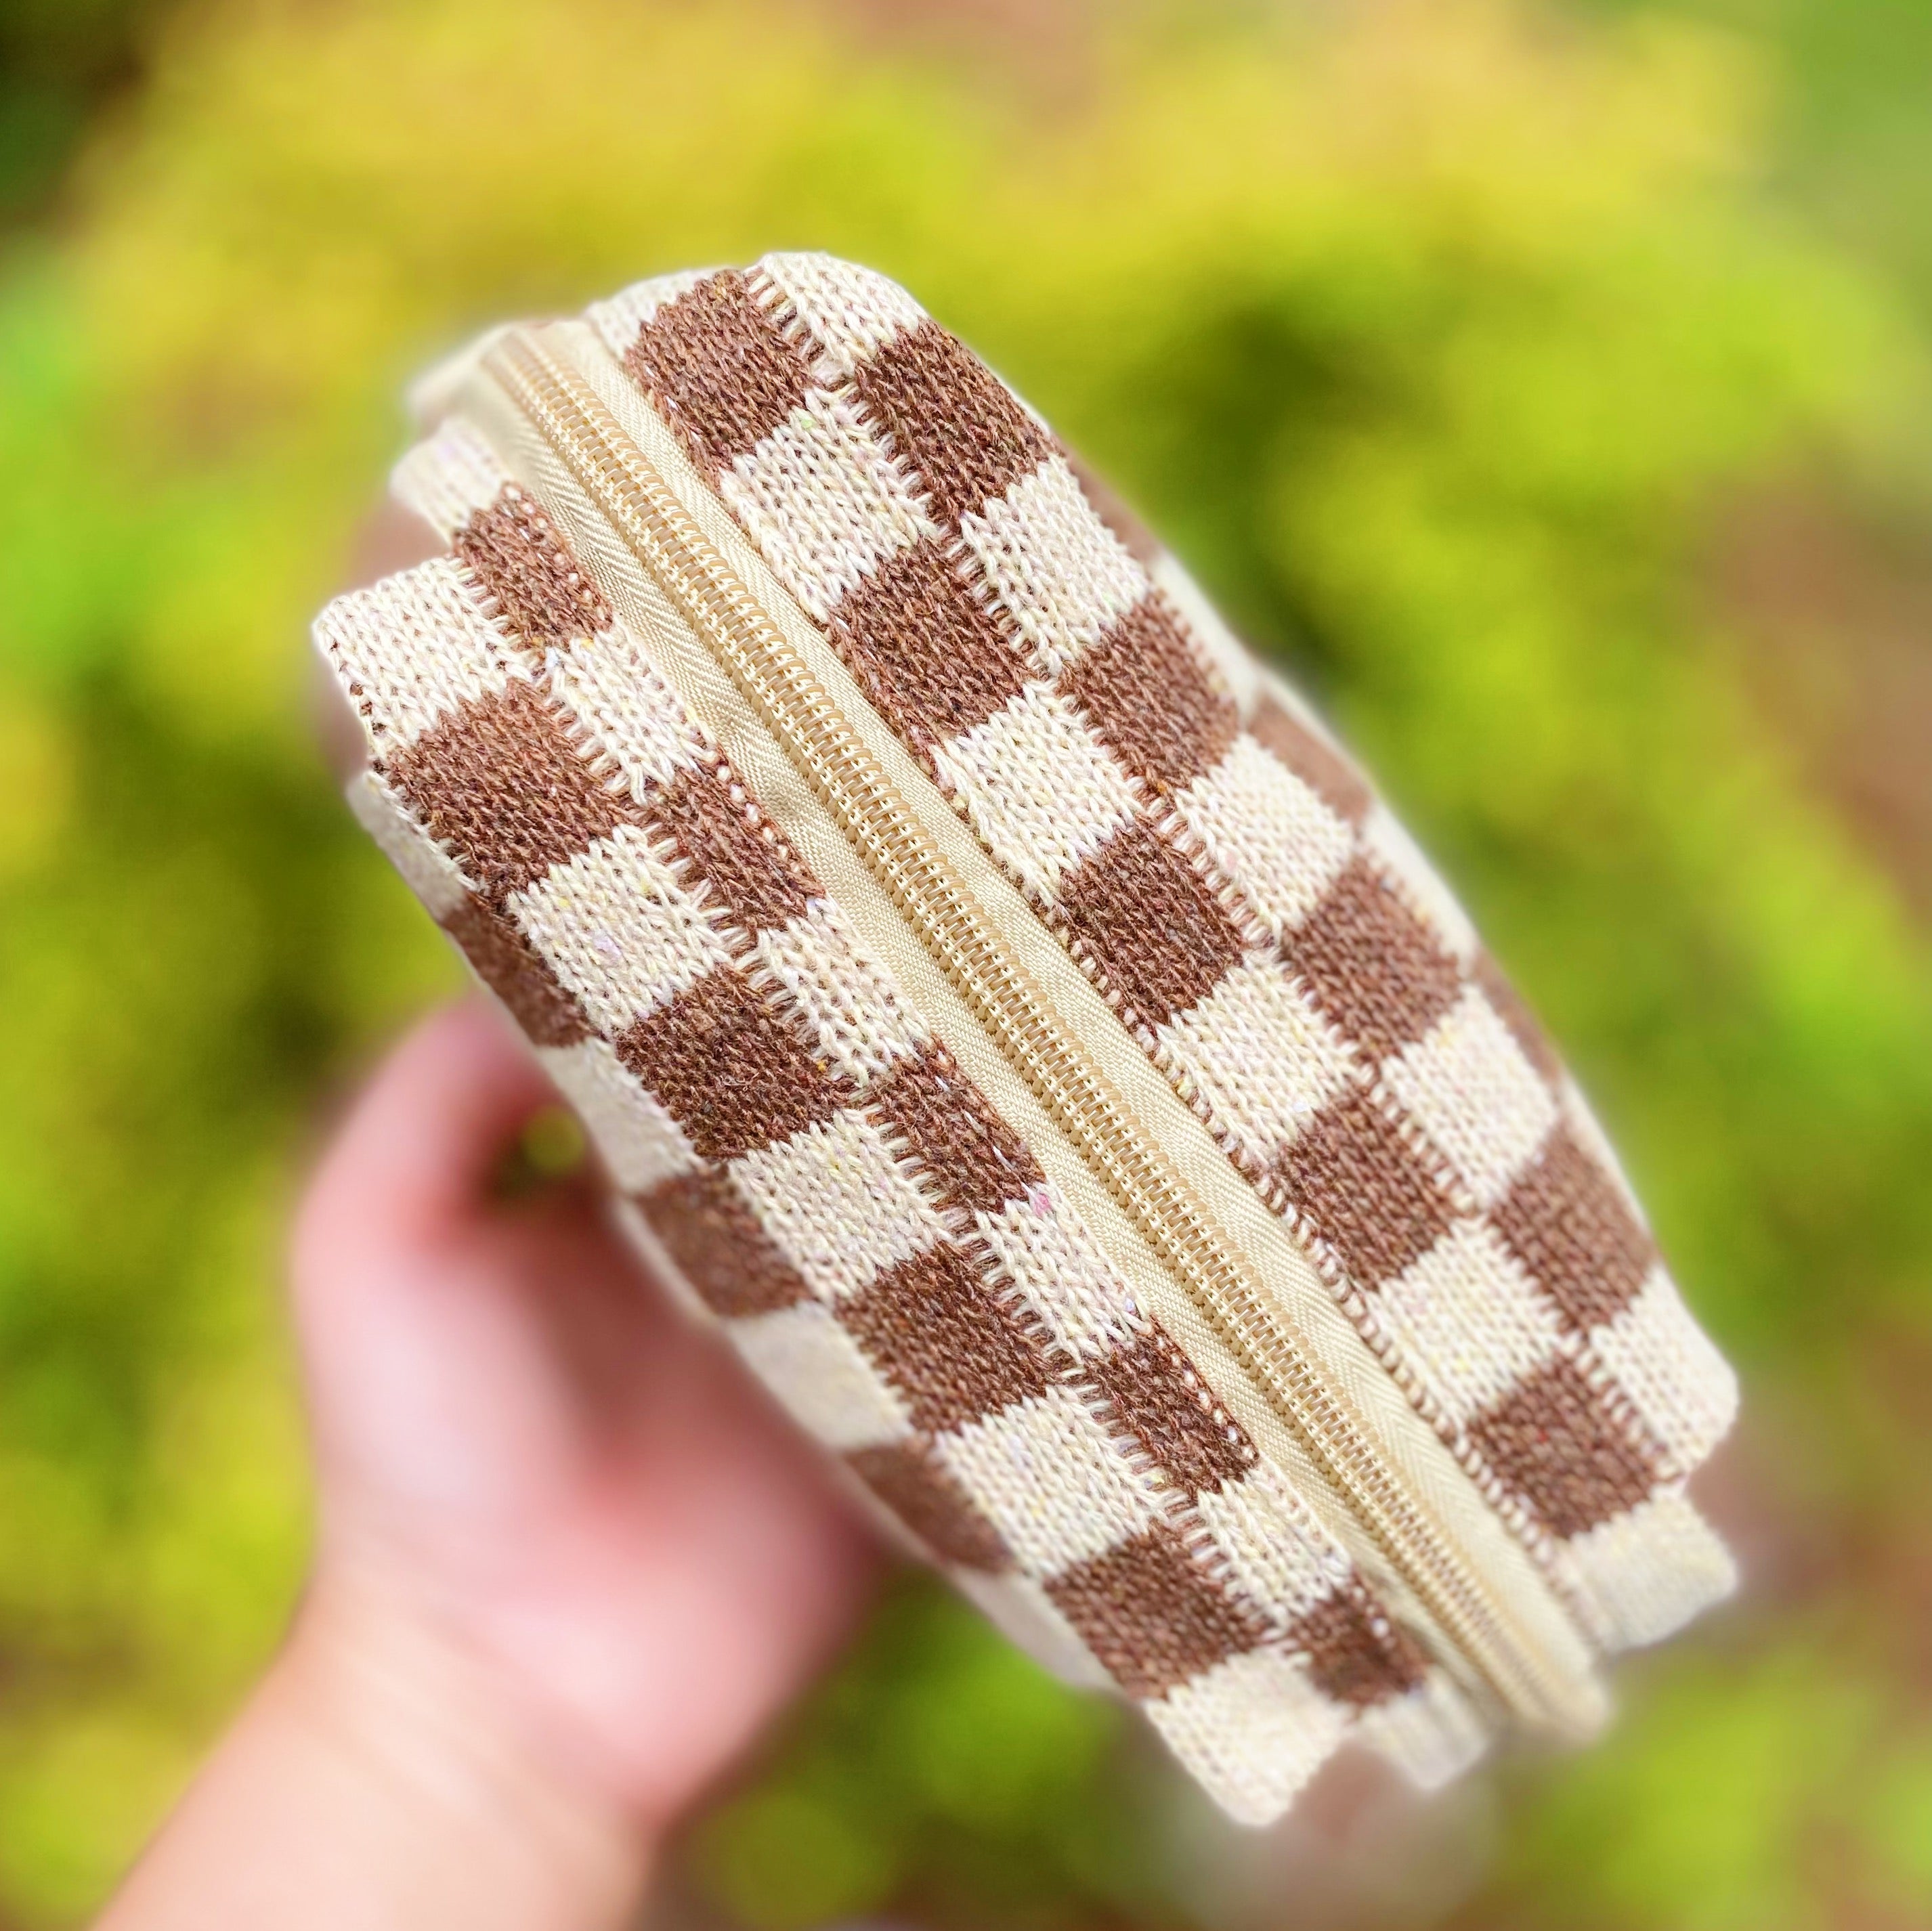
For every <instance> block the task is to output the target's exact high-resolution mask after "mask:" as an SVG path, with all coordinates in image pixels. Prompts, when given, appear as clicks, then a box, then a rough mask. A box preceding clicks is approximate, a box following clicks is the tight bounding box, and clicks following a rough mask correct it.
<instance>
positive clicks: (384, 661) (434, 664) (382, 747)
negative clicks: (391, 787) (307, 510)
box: [315, 556, 523, 756]
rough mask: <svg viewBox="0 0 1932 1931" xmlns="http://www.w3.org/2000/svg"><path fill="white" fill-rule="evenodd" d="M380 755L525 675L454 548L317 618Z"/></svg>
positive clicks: (323, 645)
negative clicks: (444, 554)
mask: <svg viewBox="0 0 1932 1931" xmlns="http://www.w3.org/2000/svg"><path fill="white" fill-rule="evenodd" d="M315 640H316V643H317V646H319V647H320V649H321V651H322V652H323V655H325V656H326V657H327V658H329V660H330V661H331V662H332V664H334V665H335V668H336V670H337V673H338V675H339V676H341V679H342V682H343V683H344V686H345V688H347V691H349V694H350V699H351V701H352V702H353V703H356V705H357V706H358V707H359V709H361V711H362V718H363V723H364V727H365V729H366V730H368V733H369V736H370V740H371V743H372V744H373V745H374V747H375V749H376V751H377V754H378V755H379V756H384V755H388V754H392V753H393V752H395V751H397V750H398V749H399V748H401V746H403V745H407V744H410V743H413V742H415V740H416V739H418V738H419V737H421V736H422V734H423V733H425V731H427V730H430V729H431V727H433V726H434V725H435V724H437V722H439V721H440V720H441V719H443V718H446V717H448V716H449V715H451V713H452V712H455V711H456V710H458V709H460V707H461V706H463V705H464V704H465V703H473V702H475V701H476V700H478V699H480V698H484V697H492V696H493V695H495V694H496V693H497V692H499V691H507V690H508V688H510V685H511V682H512V681H514V679H517V678H518V677H520V676H521V675H522V674H523V673H522V672H521V671H520V670H519V669H517V667H516V665H517V656H516V651H515V647H514V645H513V644H512V643H511V641H510V640H509V638H508V635H507V634H505V631H503V630H502V628H501V626H500V625H499V624H498V623H497V622H496V619H494V618H493V617H491V616H489V615H488V614H487V613H486V612H485V611H484V608H483V607H482V605H481V603H480V602H479V601H478V598H477V595H476V592H475V590H474V589H472V587H471V586H470V585H469V583H468V582H467V580H466V579H465V577H464V575H463V571H462V569H461V567H460V565H458V562H456V560H455V558H454V557H451V556H432V557H431V559H429V561H428V562H426V563H418V564H416V565H414V566H413V567H412V568H410V569H407V570H401V571H398V572H397V573H396V574H395V576H393V577H384V578H383V580H381V582H380V583H372V584H371V585H370V586H369V587H368V589H364V590H351V591H350V592H348V593H347V595H344V596H340V597H338V598H336V599H335V601H334V602H333V603H332V604H329V606H328V607H326V609H325V610H323V613H322V614H321V616H319V617H317V619H316V620H315Z"/></svg>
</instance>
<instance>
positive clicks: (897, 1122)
mask: <svg viewBox="0 0 1932 1931" xmlns="http://www.w3.org/2000/svg"><path fill="white" fill-rule="evenodd" d="M868 1110H869V1111H870V1112H871V1114H872V1117H874V1119H876V1120H877V1122H878V1123H879V1124H880V1126H881V1127H883V1129H884V1130H885V1131H886V1134H887V1135H889V1136H891V1137H892V1138H896V1139H898V1140H899V1141H903V1143H904V1153H906V1154H907V1155H908V1156H910V1157H911V1158H912V1159H915V1160H916V1161H917V1162H919V1165H920V1166H921V1167H922V1168H923V1169H924V1173H925V1181H926V1189H927V1191H928V1192H929V1194H930V1195H932V1198H933V1199H934V1200H935V1201H937V1202H938V1204H939V1205H940V1206H941V1207H964V1208H965V1210H967V1211H968V1213H998V1211H999V1210H1000V1208H1001V1205H1002V1204H1004V1202H1006V1201H1010V1200H1021V1199H1024V1198H1025V1196H1026V1193H1027V1190H1028V1189H1029V1188H1030V1187H1036V1186H1040V1185H1042V1184H1043V1183H1044V1181H1045V1180H1046V1175H1045V1174H1043V1173H1042V1172H1041V1171H1040V1162H1038V1161H1037V1160H1036V1159H1034V1156H1033V1154H1032V1153H1031V1150H1029V1149H1028V1147H1027V1144H1026V1143H1025V1141H1023V1140H1022V1139H1021V1138H1020V1137H1019V1135H1017V1134H1016V1133H1015V1132H1014V1131H1013V1129H1012V1128H1011V1127H1010V1126H1008V1125H1007V1123H1006V1122H1005V1121H1004V1120H1002V1119H1001V1117H1000V1116H999V1115H998V1114H997V1113H995V1111H993V1109H992V1107H991V1106H990V1105H988V1104H987V1102H986V1096H985V1095H984V1094H983V1093H981V1092H980V1089H979V1088H978V1087H977V1086H975V1085H974V1084H973V1082H972V1081H971V1080H970V1079H968V1078H967V1077H966V1075H965V1074H964V1073H963V1072H961V1071H960V1070H959V1066H958V1064H957V1063H956V1062H955V1060H953V1056H952V1054H950V1053H948V1052H947V1051H946V1050H945V1049H944V1048H943V1047H939V1046H929V1047H928V1048H926V1051H924V1052H923V1053H922V1054H920V1055H919V1057H918V1058H917V1059H916V1060H903V1061H901V1063H900V1064H899V1065H898V1066H895V1068H894V1069H893V1070H892V1074H891V1076H890V1077H889V1078H887V1079H886V1080H884V1081H881V1082H880V1084H878V1085H877V1086H875V1087H873V1088H872V1090H871V1093H870V1095H869V1096H868Z"/></svg>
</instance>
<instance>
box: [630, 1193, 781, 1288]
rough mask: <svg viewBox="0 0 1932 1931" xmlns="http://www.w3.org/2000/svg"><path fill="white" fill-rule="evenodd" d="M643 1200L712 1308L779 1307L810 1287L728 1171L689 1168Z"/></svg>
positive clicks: (662, 1236)
mask: <svg viewBox="0 0 1932 1931" xmlns="http://www.w3.org/2000/svg"><path fill="white" fill-rule="evenodd" d="M637 1205H638V1206H639V1207H640V1208H641V1209H642V1210H643V1216H644V1218H645V1219H646V1220H647V1221H649V1222H650V1224H651V1231H652V1232H653V1233H654V1234H656V1236H657V1237H658V1239H659V1240H661V1241H662V1242H663V1243H664V1249H665V1251H666V1252H667V1253H668V1254H669V1255H670V1258H672V1259H673V1261H676V1263H677V1266H678V1270H679V1272H680V1273H682V1275H683V1276H684V1278H685V1279H686V1280H687V1281H688V1282H690V1283H691V1287H692V1288H693V1289H694V1291H695V1292H696V1294H697V1297H698V1299H699V1300H701V1301H703V1303H704V1305H705V1306H706V1307H708V1308H709V1309H710V1310H711V1311H712V1313H713V1314H715V1315H722V1316H723V1317H724V1318H725V1319H726V1320H727V1321H735V1320H741V1319H742V1318H744V1317H745V1316H746V1315H754V1314H772V1313H775V1312H776V1311H777V1310H778V1309H780V1308H787V1307H790V1306H792V1305H793V1303H794V1302H797V1301H802V1300H805V1298H806V1297H808V1295H809V1294H810V1293H811V1289H810V1288H808V1286H807V1285H806V1284H805V1279H804V1276H802V1275H801V1274H800V1273H799V1271H798V1270H797V1269H796V1268H795V1267H793V1265H792V1264H791V1263H790V1261H787V1259H786V1258H785V1257H784V1255H782V1254H781V1253H780V1252H778V1249H777V1248H776V1247H775V1246H773V1245H772V1240H771V1238H770V1237H769V1235H768V1234H766V1232H765V1230H764V1229H763V1228H762V1227H760V1225H758V1218H757V1215H756V1214H754V1213H753V1212H752V1211H751V1208H750V1207H748V1205H747V1204H745V1200H744V1198H743V1196H742V1195H741V1194H739V1192H738V1189H736V1187H734V1186H733V1185H732V1184H731V1180H730V1175H729V1174H726V1173H724V1172H722V1171H719V1170H718V1169H717V1168H702V1169H700V1171H697V1173H694V1174H683V1175H682V1176H680V1177H679V1178H678V1179H676V1180H666V1181H665V1182H664V1183H663V1184H662V1185H661V1186H655V1187H653V1188H652V1189H651V1190H650V1192H649V1193H646V1194H640V1195H638V1196H637Z"/></svg>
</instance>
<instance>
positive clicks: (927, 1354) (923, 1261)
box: [838, 1242, 1047, 1435]
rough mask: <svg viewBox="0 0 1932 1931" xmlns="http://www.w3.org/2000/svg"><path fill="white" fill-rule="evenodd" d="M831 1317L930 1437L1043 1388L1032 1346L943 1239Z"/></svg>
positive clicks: (1041, 1365)
mask: <svg viewBox="0 0 1932 1931" xmlns="http://www.w3.org/2000/svg"><path fill="white" fill-rule="evenodd" d="M838 1318H839V1319H840V1320H841V1321H843V1322H844V1324H845V1326H846V1327H847V1330H849V1332H850V1333H851V1335H852V1336H853V1339H855V1340H856V1342H858V1343H859V1346H860V1347H861V1348H863V1349H864V1350H865V1352H866V1354H868V1356H869V1357H871V1360H872V1362H873V1363H874V1366H876V1367H877V1369H878V1370H879V1372H880V1374H882V1375H884V1376H885V1377H886V1379H887V1380H888V1381H890V1382H891V1383H892V1385H893V1386H894V1387H895V1388H897V1389H898V1390H899V1392H900V1393H901V1394H902V1395H903V1396H904V1397H905V1399H906V1402H907V1406H908V1407H910V1409H911V1410H912V1417H913V1422H914V1423H915V1424H916V1426H919V1427H920V1428H922V1429H929V1430H930V1431H931V1432H932V1433H934V1434H935V1435H940V1434H944V1432H946V1431H947V1429H959V1428H964V1427H965V1426H966V1425H967V1424H968V1423H969V1422H974V1421H977V1420H980V1417H982V1416H984V1415H990V1414H998V1412H999V1411H1000V1410H1001V1409H1002V1408H1011V1407H1012V1406H1013V1404H1014V1403H1015V1402H1023V1401H1026V1400H1028V1399H1030V1398H1031V1397H1032V1396H1036V1395H1040V1394H1044V1393H1046V1387H1047V1371H1046V1363H1045V1361H1044V1360H1043V1358H1042V1357H1041V1354H1040V1349H1039V1348H1037V1346H1036V1345H1034V1342H1033V1341H1032V1340H1031V1338H1030V1337H1029V1336H1028V1335H1027V1334H1026V1333H1025V1331H1024V1330H1022V1327H1020V1324H1019V1321H1018V1320H1017V1319H1016V1318H1015V1316H1014V1315H1013V1314H1012V1313H1011V1312H1010V1311H1009V1310H1008V1309H1007V1308H1006V1307H1005V1306H1003V1305H1002V1304H1001V1302H1000V1300H999V1299H998V1297H997V1296H996V1295H995V1294H994V1292H993V1291H992V1288H989V1286H988V1285H986V1282H985V1281H984V1280H983V1279H982V1278H981V1276H980V1270H979V1268H978V1267H977V1266H976V1265H975V1264H974V1261H972V1259H971V1257H970V1256H968V1255H966V1254H965V1253H964V1252H962V1250H961V1249H959V1248H957V1247H956V1246H953V1245H952V1244H951V1243H950V1242H948V1243H942V1244H941V1245H940V1246H937V1247H929V1248H928V1249H926V1252H924V1253H922V1254H915V1255H913V1258H911V1259H910V1261H901V1262H900V1263H899V1264H898V1266H897V1267H892V1268H889V1269H888V1270H886V1272H885V1273H883V1274H881V1275H880V1276H878V1277H877V1279H875V1280H874V1282H872V1283H871V1285H870V1286H869V1287H868V1288H865V1291H863V1292H862V1293H861V1294H856V1295H854V1296H853V1297H852V1298H851V1299H850V1300H847V1301H845V1302H844V1303H841V1305H840V1307H839V1310H838Z"/></svg>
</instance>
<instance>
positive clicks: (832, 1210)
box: [731, 1112, 946, 1300]
mask: <svg viewBox="0 0 1932 1931" xmlns="http://www.w3.org/2000/svg"><path fill="white" fill-rule="evenodd" d="M731 1177H732V1179H733V1181H734V1182H736V1185H737V1188H738V1190H739V1192H740V1193H742V1195H744V1197H745V1199H746V1200H748V1201H749V1202H750V1203H751V1207H752V1209H753V1210H754V1212H755V1213H757V1216H758V1224H759V1225H760V1226H761V1227H763V1229H764V1230H765V1232H766V1234H768V1235H769V1237H770V1238H771V1240H772V1244H773V1245H774V1246H775V1247H776V1248H777V1249H778V1251H779V1252H780V1253H781V1254H782V1255H784V1257H785V1258H786V1259H787V1261H790V1263H791V1264H792V1265H793V1267H796V1269H797V1270H798V1271H799V1273H801V1274H802V1275H803V1276H804V1277H805V1280H806V1281H807V1282H808V1283H809V1284H810V1285H811V1288H812V1290H813V1291H814V1293H816V1294H822V1295H823V1297H825V1298H826V1300H841V1299H842V1298H843V1297H845V1296H847V1295H848V1294H856V1293H858V1292H859V1290H860V1289H861V1288H863V1287H865V1285H867V1284H868V1282H871V1280H872V1279H873V1278H874V1276H877V1275H878V1274H880V1273H883V1271H884V1270H886V1268H888V1267H895V1266H897V1265H898V1263H899V1262H900V1261H907V1260H910V1258H912V1257H913V1255H915V1254H919V1253H922V1252H925V1250H926V1249H927V1248H929V1247H932V1246H936V1245H937V1244H938V1243H939V1241H940V1240H941V1239H942V1238H943V1237H944V1234H945V1232H946V1228H945V1223H944V1222H942V1221H941V1219H940V1218H939V1216H938V1213H936V1212H935V1210H934V1209H933V1208H932V1206H931V1205H930V1204H929V1203H928V1202H927V1201H926V1198H925V1197H924V1196H923V1195H922V1194H921V1193H920V1192H919V1189H918V1188H917V1187H916V1186H914V1185H913V1182H912V1180H911V1177H910V1175H909V1174H907V1171H906V1170H905V1168H904V1167H902V1166H901V1165H900V1164H899V1162H898V1161H897V1160H896V1159H894V1158H893V1156H892V1150H891V1148H890V1147H888V1146H887V1145H886V1141H885V1137H884V1135H883V1134H881V1133H880V1131H879V1129H877V1127H876V1126H873V1125H872V1124H871V1123H870V1122H869V1121H868V1120H865V1119H864V1118H863V1117H861V1116H860V1115H859V1114H856V1113H850V1112H847V1113H838V1114H833V1115H832V1117H831V1118H830V1119H829V1120H822V1121H820V1123H818V1124H817V1126H808V1127H806V1128H805V1129H804V1130H803V1131H802V1132H798V1133H794V1134H793V1135H792V1137H791V1138H790V1139H789V1140H781V1141H779V1142H778V1144H777V1145H776V1146H773V1147H761V1148H760V1150H758V1151H757V1153H746V1154H745V1155H743V1156H741V1157H740V1158H739V1159H736V1160H734V1161H733V1162H732V1163H731Z"/></svg>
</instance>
